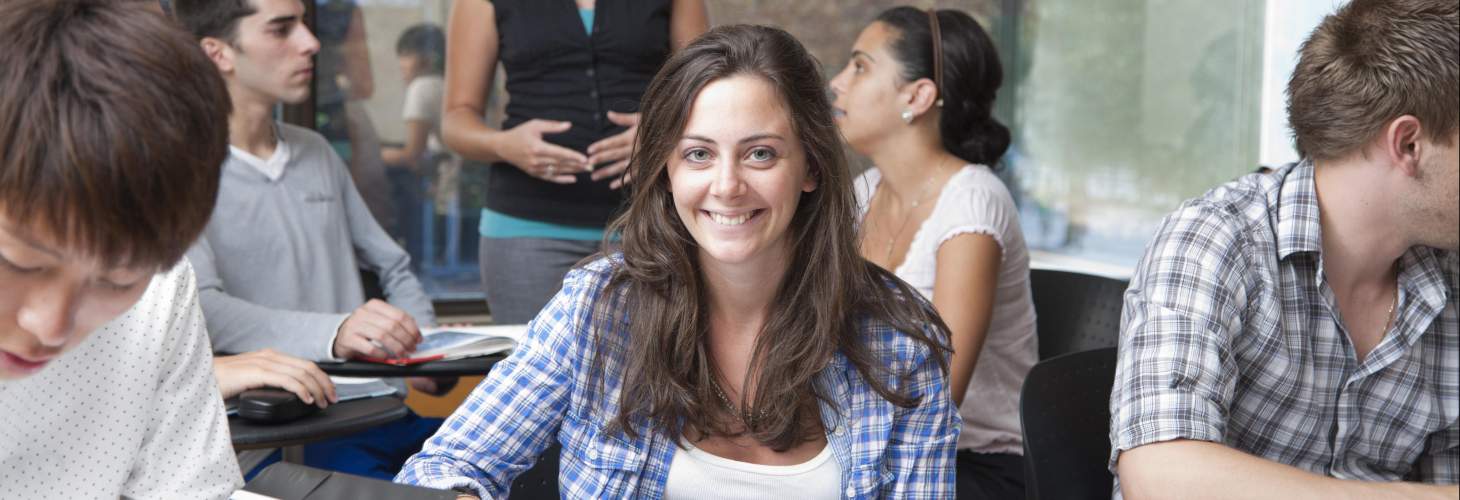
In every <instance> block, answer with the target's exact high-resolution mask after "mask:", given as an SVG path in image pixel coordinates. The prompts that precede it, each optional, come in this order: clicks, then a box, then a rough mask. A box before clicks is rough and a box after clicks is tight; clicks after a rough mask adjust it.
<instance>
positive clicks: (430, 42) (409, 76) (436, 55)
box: [380, 23, 461, 261]
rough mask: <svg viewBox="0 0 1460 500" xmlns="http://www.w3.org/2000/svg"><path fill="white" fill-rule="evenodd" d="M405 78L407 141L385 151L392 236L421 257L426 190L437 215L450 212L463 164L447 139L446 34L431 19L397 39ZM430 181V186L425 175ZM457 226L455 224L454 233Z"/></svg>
mask: <svg viewBox="0 0 1460 500" xmlns="http://www.w3.org/2000/svg"><path fill="white" fill-rule="evenodd" d="M395 53H396V60H397V61H398V62H399V66H400V76H401V80H403V81H405V83H406V91H405V99H404V101H405V102H403V103H402V106H401V121H402V122H403V123H405V131H406V137H405V143H403V144H401V145H400V146H387V147H385V148H383V149H381V151H380V155H381V159H382V160H384V161H385V166H386V171H385V174H386V177H387V178H388V179H389V180H390V190H391V193H392V196H391V197H392V199H394V200H395V206H396V211H397V212H398V213H397V215H399V216H400V219H399V223H398V224H396V227H395V229H394V230H393V231H391V232H392V234H394V235H396V237H397V238H399V239H401V240H404V241H405V243H406V251H407V252H409V253H410V254H411V255H412V256H414V257H416V259H417V260H424V261H429V260H430V259H432V258H434V257H435V256H433V255H424V253H425V250H424V248H425V247H424V244H423V240H422V234H421V215H422V196H421V195H422V194H423V192H426V194H434V197H433V198H434V200H433V201H435V205H436V207H435V209H434V210H432V213H435V212H441V213H445V212H446V211H447V210H446V209H447V208H449V207H454V206H455V204H456V202H457V189H456V188H457V179H458V176H459V174H460V168H461V162H460V160H459V159H458V158H456V156H455V155H453V154H451V152H450V151H447V150H446V146H444V145H442V143H441V98H442V95H443V92H445V81H444V80H443V79H442V75H443V74H444V73H445V71H446V34H445V33H444V32H442V31H441V28H440V27H438V26H436V25H434V24H430V23H422V24H416V25H413V26H411V27H409V28H406V29H405V31H402V32H401V35H400V38H399V39H397V40H396V43H395ZM423 178H426V179H430V180H431V186H430V188H429V189H425V188H424V187H423V186H422V179H423ZM454 229H455V228H449V229H448V231H451V230H454Z"/></svg>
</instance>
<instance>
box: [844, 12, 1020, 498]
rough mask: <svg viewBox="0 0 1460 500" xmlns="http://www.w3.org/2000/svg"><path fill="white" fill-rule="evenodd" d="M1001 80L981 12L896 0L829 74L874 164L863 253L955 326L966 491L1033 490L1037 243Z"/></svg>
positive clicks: (863, 184)
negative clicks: (1014, 192)
mask: <svg viewBox="0 0 1460 500" xmlns="http://www.w3.org/2000/svg"><path fill="white" fill-rule="evenodd" d="M1002 80H1003V74H1002V70H1001V68H1000V64H999V56H998V52H997V51H996V50H995V48H994V45H993V41H992V40H990V39H989V36H988V34H987V33H985V32H984V30H983V28H981V27H980V26H979V25H978V23H977V22H976V21H974V20H973V18H971V17H969V16H968V15H967V14H964V13H963V12H959V11H956V10H939V11H936V13H934V12H929V11H922V10H918V9H914V8H911V7H898V8H894V9H891V10H888V11H886V12H883V13H882V14H881V15H879V16H878V17H877V19H876V20H875V21H873V22H872V23H871V24H870V25H868V26H867V27H866V29H864V30H862V33H861V35H860V36H858V37H857V41H856V43H855V44H853V46H852V56H851V59H850V60H849V61H848V62H847V66H846V67H845V68H843V69H842V71H841V73H839V74H838V75H836V77H835V78H834V79H832V81H831V88H832V91H833V92H834V93H835V94H836V102H835V104H834V105H835V106H836V110H835V113H836V124H837V126H839V127H840V129H841V131H842V135H843V136H844V137H845V138H846V141H847V143H848V144H849V145H850V146H851V147H852V149H854V150H856V151H857V152H858V153H861V154H864V155H866V156H868V157H869V158H871V159H872V162H873V164H874V165H875V166H874V167H873V168H871V169H869V170H867V171H866V172H864V173H863V174H862V175H861V177H859V178H858V179H857V180H856V182H855V183H854V186H855V188H856V190H857V201H858V204H859V206H860V207H861V211H862V219H861V230H862V239H861V242H860V244H861V252H862V255H863V256H864V257H866V258H867V260H869V261H871V262H873V263H875V264H877V265H879V266H882V267H883V268H884V269H887V270H889V271H894V272H895V273H896V274H897V276H898V277H900V278H902V279H904V280H907V282H908V284H910V285H912V286H913V287H914V288H916V289H917V290H918V292H919V293H921V294H922V295H923V296H924V297H926V298H927V299H928V300H931V301H932V302H933V306H934V307H935V308H936V309H937V310H938V314H939V315H941V316H942V317H943V320H944V321H946V322H947V324H948V329H949V330H950V331H951V332H952V342H951V344H952V347H953V361H952V363H951V365H950V370H949V381H950V382H949V385H950V386H951V387H952V389H953V401H954V403H955V404H957V405H959V408H960V410H959V411H960V413H961V414H962V415H963V429H962V433H961V434H960V437H959V441H958V449H959V453H958V498H971V499H986V498H988V499H1004V498H1010V499H1013V498H1023V497H1024V462H1023V458H1022V455H1023V439H1022V437H1021V434H1020V427H1019V389H1020V387H1022V386H1023V384H1024V377H1025V375H1027V374H1028V373H1029V369H1030V368H1031V367H1033V366H1034V363H1035V361H1037V359H1038V356H1039V352H1038V345H1037V344H1036V338H1035V334H1034V303H1033V300H1032V299H1031V297H1030V292H1029V251H1028V249H1027V248H1026V247H1025V244H1024V235H1023V231H1022V230H1021V229H1020V227H1019V217H1018V209H1017V208H1016V207H1015V206H1014V199H1013V197H1012V196H1010V194H1009V190H1008V189H1007V188H1006V187H1005V186H1004V184H1003V182H1002V181H1000V180H999V178H998V177H997V176H996V175H995V173H994V172H993V169H992V167H993V166H996V165H998V162H999V158H1000V157H1001V156H1002V155H1003V154H1004V151H1005V150H1006V149H1008V147H1009V131H1008V129H1006V128H1004V126H1003V125H1001V124H1000V123H999V122H998V121H997V120H995V119H994V117H993V116H992V111H993V105H994V96H995V94H996V93H997V92H998V90H999V85H1000V84H1001V82H1002Z"/></svg>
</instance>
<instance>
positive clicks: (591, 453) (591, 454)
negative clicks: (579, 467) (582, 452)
mask: <svg viewBox="0 0 1460 500" xmlns="http://www.w3.org/2000/svg"><path fill="white" fill-rule="evenodd" d="M588 459H589V460H598V448H589V449H588Z"/></svg>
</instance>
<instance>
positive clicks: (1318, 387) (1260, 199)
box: [1110, 0, 1460, 500]
mask: <svg viewBox="0 0 1460 500" xmlns="http://www.w3.org/2000/svg"><path fill="white" fill-rule="evenodd" d="M1457 8H1460V6H1457V4H1456V2H1455V1H1454V0H1354V1H1352V2H1350V3H1349V4H1348V5H1346V6H1344V7H1343V8H1341V9H1339V11H1338V12H1337V13H1336V14H1334V15H1332V16H1329V17H1328V18H1326V19H1324V20H1323V22H1322V24H1320V25H1319V27H1318V28H1317V30H1315V31H1314V33H1313V35H1312V36H1311V38H1309V40H1308V41H1307V42H1306V43H1305V44H1304V45H1303V48H1302V51H1301V55H1300V59H1299V61H1298V65H1297V68H1296V69H1295V71H1294V73H1293V77H1292V80H1291V82H1290V83H1289V85H1288V97H1289V105H1288V114H1289V119H1290V121H1291V122H1292V125H1293V129H1294V132H1295V134H1294V135H1295V138H1296V140H1297V146H1298V151H1299V153H1300V154H1301V155H1302V157H1303V158H1304V159H1303V160H1302V161H1301V162H1299V163H1297V164H1293V165H1288V166H1286V167H1283V168H1279V169H1277V170H1276V171H1274V172H1273V173H1270V174H1253V175H1249V176H1246V177H1243V178H1241V179H1238V180H1237V181H1234V182H1232V183H1229V184H1226V185H1223V186H1221V187H1218V188H1217V189H1214V190H1212V191H1210V192H1208V193H1207V194H1206V195H1204V196H1203V197H1201V198H1198V199H1195V200H1192V201H1189V202H1187V203H1186V204H1184V205H1182V207H1181V208H1179V209H1178V210H1177V211H1176V212H1175V213H1174V214H1172V215H1171V216H1169V217H1167V219H1166V221H1165V222H1164V223H1163V225H1162V227H1161V228H1160V229H1159V230H1158V232H1157V234H1156V237H1155V240H1154V241H1153V242H1152V243H1151V245H1150V246H1149V247H1148V248H1147V251H1146V256H1145V258H1144V259H1143V260H1142V262H1141V264H1140V266H1139V267H1138V268H1137V270H1136V274H1135V277H1134V279H1133V280H1132V281H1131V286H1130V289H1129V290H1128V291H1127V292H1126V296H1125V311H1124V319H1123V326H1122V329H1121V339H1120V362H1119V364H1118V368H1117V372H1116V377H1115V387H1114V391H1113V393H1112V395H1111V401H1110V405H1111V415H1112V418H1111V425H1110V435H1111V441H1112V448H1113V450H1112V456H1111V467H1112V469H1113V470H1115V471H1116V472H1117V473H1118V481H1117V486H1116V496H1117V498H1119V497H1120V494H1121V493H1122V490H1123V493H1124V495H1125V498H1129V499H1135V498H1141V499H1144V498H1194V499H1200V498H1231V499H1242V498H1282V499H1296V498H1325V499H1327V498H1448V499H1452V500H1453V499H1454V498H1456V496H1457V493H1460V489H1457V488H1456V486H1455V484H1456V483H1457V482H1460V424H1457V422H1460V326H1457V325H1460V322H1457V312H1456V296H1457V257H1456V256H1457V254H1456V250H1457V247H1460V196H1457V191H1460V176H1457V170H1460V156H1457V147H1460V126H1457V121H1460V97H1457V96H1460V77H1457V75H1460V21H1457V19H1460V18H1457V15H1456V12H1457Z"/></svg>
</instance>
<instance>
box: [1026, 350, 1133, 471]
mask: <svg viewBox="0 0 1460 500" xmlns="http://www.w3.org/2000/svg"><path fill="white" fill-rule="evenodd" d="M1114 380H1115V348H1113V347H1110V348H1105V349H1095V350H1092V351H1084V352H1077V353H1072V354H1066V355H1063V356H1058V357H1055V358H1052V359H1047V360H1044V361H1040V362H1039V363H1038V364H1036V365H1034V368H1033V369H1031V370H1029V376H1028V377H1026V378H1025V379H1024V389H1023V390H1022V391H1020V395H1019V421H1020V424H1021V425H1022V426H1023V428H1024V465H1025V475H1026V478H1025V481H1026V484H1025V488H1026V491H1027V492H1028V496H1029V498H1030V499H1035V500H1037V499H1061V500H1063V499H1071V500H1079V499H1096V500H1108V499H1109V498H1110V488H1111V483H1112V481H1113V476H1111V474H1110V471H1109V469H1107V468H1106V462H1108V461H1109V459H1110V438H1109V432H1110V387H1111V385H1112V384H1113V382H1114Z"/></svg>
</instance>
